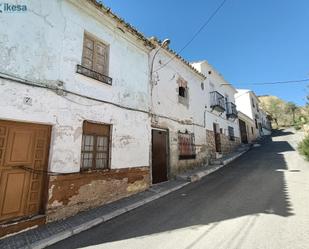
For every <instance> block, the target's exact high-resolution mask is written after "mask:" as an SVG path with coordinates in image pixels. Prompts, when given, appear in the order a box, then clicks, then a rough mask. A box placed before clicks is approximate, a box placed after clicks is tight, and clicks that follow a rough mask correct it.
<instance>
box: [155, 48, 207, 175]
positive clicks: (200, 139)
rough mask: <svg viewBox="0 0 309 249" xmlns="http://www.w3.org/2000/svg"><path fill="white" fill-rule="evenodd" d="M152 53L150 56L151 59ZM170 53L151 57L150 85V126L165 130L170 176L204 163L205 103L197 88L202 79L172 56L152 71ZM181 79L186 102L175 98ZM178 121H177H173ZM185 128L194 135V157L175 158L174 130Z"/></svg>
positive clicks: (201, 90) (205, 152) (182, 130)
mask: <svg viewBox="0 0 309 249" xmlns="http://www.w3.org/2000/svg"><path fill="white" fill-rule="evenodd" d="M152 56H153V54H152V55H151V56H150V58H152ZM171 57H172V55H171V54H169V53H168V52H166V51H165V50H163V49H162V50H160V52H159V53H158V54H157V56H156V57H155V61H154V75H153V80H154V85H153V91H152V97H153V98H152V104H153V106H152V109H153V113H155V116H154V117H153V119H152V125H153V126H154V127H159V128H164V129H168V131H169V172H170V175H171V176H174V175H176V174H179V173H181V172H183V171H185V170H187V169H190V168H193V167H195V166H201V165H203V164H207V149H206V132H205V129H204V110H205V105H206V99H205V97H204V96H205V95H204V94H205V93H204V92H205V91H206V88H204V90H203V89H202V87H201V84H202V83H203V82H204V78H203V77H202V76H200V75H199V74H197V73H196V72H194V71H193V70H191V69H190V68H189V67H188V66H187V65H184V64H183V63H182V62H180V61H179V60H178V59H174V60H173V61H171V62H170V63H169V64H168V65H167V66H165V67H164V68H162V69H161V70H159V71H158V72H156V69H157V68H160V67H161V66H162V65H164V64H165V63H166V62H167V61H169V60H170V59H171ZM179 78H181V79H183V80H185V81H187V87H188V94H189V95H188V101H187V103H186V104H183V103H180V101H179V99H178V88H179V85H178V82H177V80H178V79H179ZM177 121H178V122H177ZM186 130H187V131H188V132H190V133H194V135H195V145H196V155H197V157H196V159H188V160H179V159H178V156H179V149H178V132H179V131H180V132H185V131H186Z"/></svg>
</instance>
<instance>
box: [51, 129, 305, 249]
mask: <svg viewBox="0 0 309 249" xmlns="http://www.w3.org/2000/svg"><path fill="white" fill-rule="evenodd" d="M299 139H300V135H299V134H294V133H293V132H291V130H285V131H282V132H278V133H276V134H274V135H273V137H272V138H265V139H264V141H263V142H262V143H263V145H262V146H260V147H257V148H253V149H252V150H251V151H249V152H248V153H246V154H245V155H244V156H242V157H240V158H239V159H237V160H235V161H234V162H233V163H231V164H230V165H228V166H226V167H224V168H222V169H221V170H219V171H217V172H215V173H213V174H211V175H209V176H207V177H205V178H204V179H203V180H201V181H199V182H197V183H193V184H190V185H188V186H186V187H184V188H183V189H181V190H179V191H176V192H174V193H172V194H170V195H168V196H166V197H163V198H161V199H159V200H156V201H153V202H151V203H149V204H148V205H145V206H143V207H141V208H138V209H136V210H134V211H132V212H129V213H127V214H124V215H121V216H119V217H117V218H115V219H113V220H110V221H109V222H106V223H103V224H102V225H99V226H97V227H95V228H93V229H90V230H88V231H86V232H83V233H80V234H78V235H76V236H73V237H71V238H69V239H66V240H64V241H62V242H60V243H57V244H55V245H53V246H51V247H49V248H57V249H59V248H65V249H68V248H85V247H88V248H109V249H110V248H121V249H123V248H130V249H137V248H147V249H150V248H161V249H167V248H177V249H181V248H183V249H189V248H207V249H210V248H214V249H219V248H224V249H225V248H228V249H232V248H235V249H236V248H237V249H239V248H245V249H251V248H259V249H262V248H265V249H266V248H267V249H268V248H271V249H276V248H284V249H287V248H293V249H297V248H299V249H304V248H308V245H309V208H308V207H309V163H308V162H305V161H304V160H303V159H302V157H301V156H299V154H298V152H297V151H296V144H297V142H298V140H299Z"/></svg>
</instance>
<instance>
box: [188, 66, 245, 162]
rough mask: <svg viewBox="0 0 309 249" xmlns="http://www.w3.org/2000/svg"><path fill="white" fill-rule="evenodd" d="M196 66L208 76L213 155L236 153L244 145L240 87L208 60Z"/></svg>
mask: <svg viewBox="0 0 309 249" xmlns="http://www.w3.org/2000/svg"><path fill="white" fill-rule="evenodd" d="M192 66H193V67H194V68H196V69H197V70H198V71H199V72H201V73H202V74H204V75H205V76H206V77H207V79H206V81H205V89H206V91H204V98H205V100H206V105H205V112H204V115H205V116H204V119H205V120H206V121H205V123H206V141H207V149H208V152H209V156H210V157H211V158H217V157H221V156H222V155H225V154H228V153H230V152H232V151H233V150H234V149H235V148H236V147H237V146H238V145H239V144H240V133H239V125H238V118H237V110H236V105H235V99H234V94H235V93H236V89H235V88H234V87H233V86H232V85H231V84H229V83H228V82H227V81H226V80H225V79H224V78H223V76H222V75H221V74H220V73H218V72H217V71H216V70H215V68H214V67H213V66H211V65H210V64H209V63H208V62H207V61H201V62H195V63H192Z"/></svg>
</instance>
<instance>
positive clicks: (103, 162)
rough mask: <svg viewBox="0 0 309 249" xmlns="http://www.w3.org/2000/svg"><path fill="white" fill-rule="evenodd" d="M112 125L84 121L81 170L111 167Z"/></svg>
mask: <svg viewBox="0 0 309 249" xmlns="http://www.w3.org/2000/svg"><path fill="white" fill-rule="evenodd" d="M109 145H110V126H109V125H104V124H96V123H91V122H88V121H84V124H83V138H82V153H81V170H98V169H107V168H108V167H109Z"/></svg>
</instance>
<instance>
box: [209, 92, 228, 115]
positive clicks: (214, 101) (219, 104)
mask: <svg viewBox="0 0 309 249" xmlns="http://www.w3.org/2000/svg"><path fill="white" fill-rule="evenodd" d="M210 108H212V109H213V110H216V111H218V112H224V111H225V104H224V96H223V95H222V94H220V93H218V92H217V91H213V92H210Z"/></svg>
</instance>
